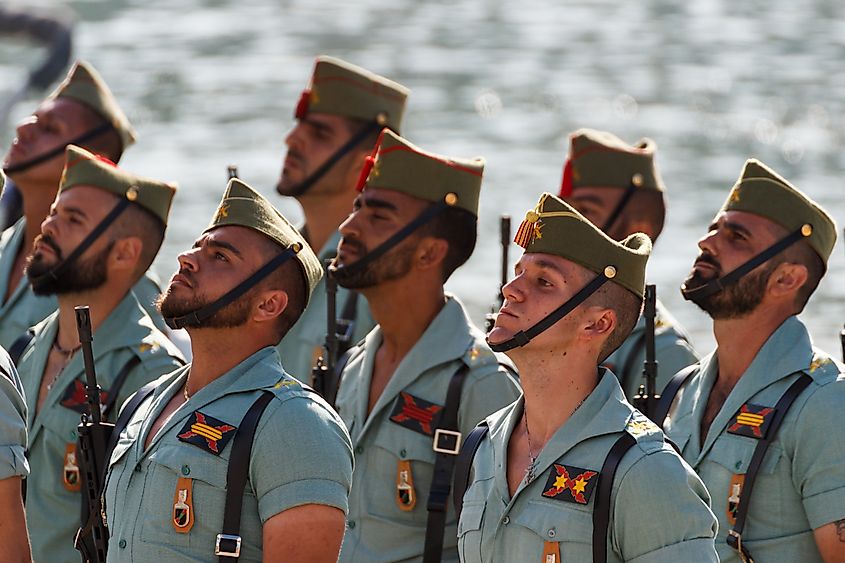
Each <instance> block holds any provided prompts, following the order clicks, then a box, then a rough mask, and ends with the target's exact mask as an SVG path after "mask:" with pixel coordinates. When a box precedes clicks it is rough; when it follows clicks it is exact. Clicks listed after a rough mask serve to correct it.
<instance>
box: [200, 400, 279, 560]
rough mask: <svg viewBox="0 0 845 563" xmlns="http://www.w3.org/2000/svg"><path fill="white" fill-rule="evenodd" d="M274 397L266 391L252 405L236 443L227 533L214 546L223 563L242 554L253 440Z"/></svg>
mask: <svg viewBox="0 0 845 563" xmlns="http://www.w3.org/2000/svg"><path fill="white" fill-rule="evenodd" d="M273 397H274V395H273V393H271V392H270V391H264V392H263V393H262V394H261V396H260V397H258V399H256V400H255V402H254V403H252V406H251V407H249V410H248V411H246V414H245V415H244V417H243V420H241V424H240V426H239V427H238V430H237V431H236V433H235V437H234V439H233V440H232V451H231V452H230V454H229V469H228V471H227V472H226V505H225V508H224V509H223V531H222V532H221V533H219V534H217V542H216V544H215V546H214V555H217V556H219V557H220V563H227V562H229V561H237V560H238V557H240V554H241V536H240V531H241V509H242V508H243V501H244V488H245V487H246V481H247V476H248V474H249V461H250V456H251V455H252V439H253V437H255V430H256V428H257V427H258V421H259V420H260V419H261V415H262V414H263V413H264V409H266V408H267V405H269V404H270V401H272V400H273Z"/></svg>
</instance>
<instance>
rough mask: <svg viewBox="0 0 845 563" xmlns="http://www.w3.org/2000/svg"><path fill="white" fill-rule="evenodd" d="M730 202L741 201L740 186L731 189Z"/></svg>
mask: <svg viewBox="0 0 845 563" xmlns="http://www.w3.org/2000/svg"><path fill="white" fill-rule="evenodd" d="M728 203H739V188H734V189H732V190H731V195H729V196H728Z"/></svg>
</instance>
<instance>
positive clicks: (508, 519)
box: [502, 516, 511, 526]
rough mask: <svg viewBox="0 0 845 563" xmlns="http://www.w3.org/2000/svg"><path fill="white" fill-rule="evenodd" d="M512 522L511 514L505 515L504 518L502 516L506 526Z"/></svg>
mask: <svg viewBox="0 0 845 563" xmlns="http://www.w3.org/2000/svg"><path fill="white" fill-rule="evenodd" d="M510 523H511V517H510V516H505V517H504V518H502V524H504V525H505V526H507V525H508V524H510Z"/></svg>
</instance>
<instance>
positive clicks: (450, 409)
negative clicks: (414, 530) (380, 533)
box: [423, 363, 469, 563]
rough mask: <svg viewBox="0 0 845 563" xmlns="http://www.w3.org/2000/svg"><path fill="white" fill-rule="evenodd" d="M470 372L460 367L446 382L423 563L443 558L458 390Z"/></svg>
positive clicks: (456, 447)
mask: <svg viewBox="0 0 845 563" xmlns="http://www.w3.org/2000/svg"><path fill="white" fill-rule="evenodd" d="M468 372H469V366H468V365H466V364H465V363H461V367H459V368H458V371H456V372H455V374H454V375H453V376H452V379H451V380H450V381H449V390H448V391H447V392H446V404H445V405H444V406H443V411H442V414H441V415H440V422H439V423H438V424H437V429H436V430H435V431H434V443H433V448H434V451H435V452H437V457H436V459H435V460H434V474H433V476H432V478H431V489H429V491H428V506H427V510H428V521H427V522H426V526H425V549H424V551H423V563H439V562H440V559H441V558H442V557H443V533H444V528H445V527H446V512H447V505H448V501H449V493H450V492H451V490H452V473H453V471H454V469H455V459H456V458H457V456H458V454H459V453H460V451H461V432H460V431H459V430H458V409H459V408H460V406H461V390H462V389H463V386H464V380H465V379H466V375H467V373H468Z"/></svg>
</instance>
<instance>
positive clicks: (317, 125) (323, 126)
mask: <svg viewBox="0 0 845 563" xmlns="http://www.w3.org/2000/svg"><path fill="white" fill-rule="evenodd" d="M305 123H307V124H308V125H310V126H311V127H313V128H314V129H316V130H317V131H318V132H326V133H334V127H332V126H331V125H329V124H327V123H323V122H321V121H317V120H315V119H311V118H309V117H306V118H305Z"/></svg>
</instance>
